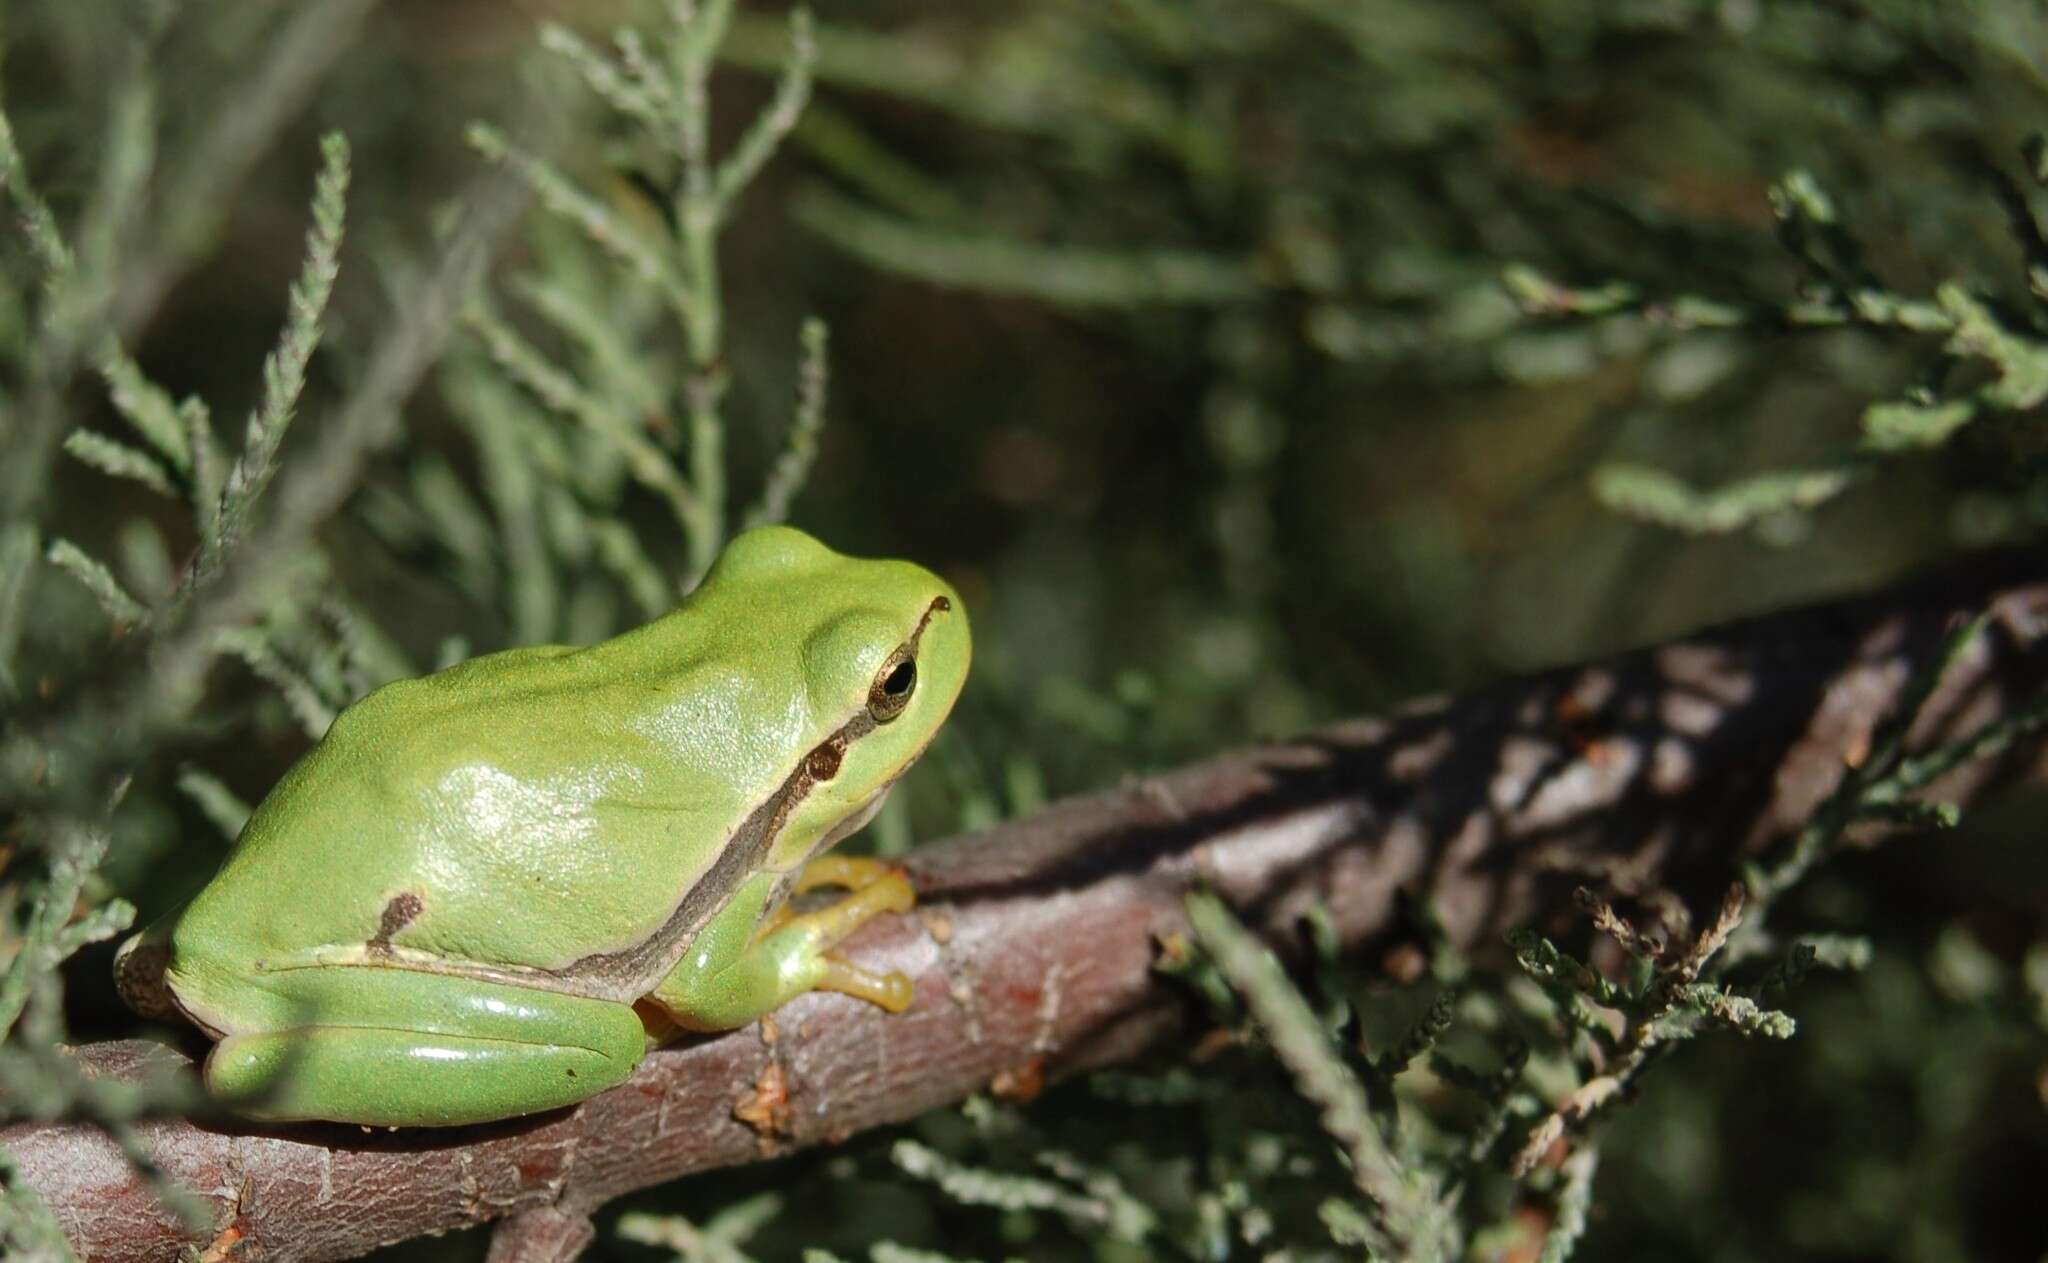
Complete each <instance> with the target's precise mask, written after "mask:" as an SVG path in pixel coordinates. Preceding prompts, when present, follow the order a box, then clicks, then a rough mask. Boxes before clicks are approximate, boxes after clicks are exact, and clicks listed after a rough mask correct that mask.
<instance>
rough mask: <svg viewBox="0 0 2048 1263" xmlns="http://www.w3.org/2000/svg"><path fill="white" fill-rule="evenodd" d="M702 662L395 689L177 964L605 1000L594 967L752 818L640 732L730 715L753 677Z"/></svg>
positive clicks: (538, 657)
mask: <svg viewBox="0 0 2048 1263" xmlns="http://www.w3.org/2000/svg"><path fill="white" fill-rule="evenodd" d="M691 671H692V668H691V666H690V664H689V663H687V662H685V663H681V664H677V665H675V666H673V667H671V668H669V669H666V670H664V671H662V672H660V673H659V674H654V673H640V674H635V673H631V672H627V673H621V672H619V671H618V669H617V665H616V663H615V662H614V663H606V662H604V661H601V660H600V659H599V657H598V656H597V655H593V654H592V653H591V651H588V650H570V649H565V648H562V647H559V646H543V647H537V648H530V649H518V650H512V651H508V652H505V653H499V654H491V655H488V656H485V657H482V658H476V659H472V660H471V661H469V662H466V663H463V664H461V665H459V666H457V667H454V668H450V669H449V670H446V671H442V672H438V673H436V674H434V675H430V676H425V677H422V678H419V679H412V680H401V681H397V682H395V683H392V684H388V685H385V686H384V687H383V688H380V689H378V690H376V691H375V692H373V693H371V694H369V695H368V696H366V697H364V698H363V699H362V700H361V701H359V702H357V703H356V704H355V705H354V706H351V707H350V708H349V709H348V710H346V711H344V712H343V713H342V715H341V716H340V717H339V718H337V719H336V721H335V723H334V725H333V726H332V728H330V730H329V731H328V733H327V735H326V736H325V737H324V738H323V739H322V740H321V741H320V742H319V743H318V744H317V745H316V746H315V747H314V748H313V749H312V750H311V751H309V752H308V753H307V755H306V756H305V757H304V758H303V759H302V760H300V762H299V763H298V764H297V765H296V766H294V767H293V768H292V769H291V771H290V772H288V773H287V774H286V776H285V777H284V778H283V779H282V780H281V781H279V783H278V785H277V786H276V788H275V789H273V790H272V792H271V793H270V795H269V796H268V797H267V798H265V799H264V801H263V803H262V805H261V806H260V807H259V808H258V809H257V811H256V813H255V814H254V815H253V816H252V817H251V818H250V820H249V823H248V825H247V827H246V828H245V829H244V831H243V834H242V837H241V839H240V840H239V841H238V843H237V845H236V849H235V852H234V854H233V855H232V856H230V858H229V860H228V862H227V864H226V865H225V866H224V867H223V868H222V870H221V872H220V874H219V875H218V876H217V877H216V878H215V879H214V881H213V882H212V883H211V884H210V885H209V886H208V887H207V888H206V889H205V890H203V891H202V892H201V893H200V895H199V896H198V897H197V898H195V899H194V900H193V902H192V904H191V905H190V906H189V908H188V909H187V910H186V911H185V913H184V914H183V915H182V916H181V917H180V919H179V924H178V927H177V930H176V932H175V935H176V940H175V941H176V942H177V944H178V950H177V952H176V956H177V957H180V958H188V959H189V958H190V957H193V956H195V955H205V956H210V957H212V958H213V960H214V962H215V963H216V964H217V965H227V966H229V967H233V968H248V967H251V966H254V967H258V968H277V967H283V966H289V965H293V964H313V963H334V962H336V961H340V960H346V959H348V958H349V957H350V956H351V955H360V956H361V957H363V958H364V959H365V960H369V961H373V962H375V961H381V962H384V963H393V964H406V965H411V966H413V967H427V968H441V967H445V968H450V969H454V970H472V969H474V970H484V971H491V972H502V973H507V974H514V975H518V974H534V975H537V976H539V978H540V980H541V981H544V982H547V983H549V984H550V985H561V986H563V987H565V988H567V989H576V990H589V989H591V988H590V987H586V986H583V985H581V982H580V980H579V979H578V978H577V977H576V965H577V963H578V962H579V961H584V960H587V959H590V958H594V957H602V956H605V955H607V954H611V953H618V952H621V951H625V950H626V949H629V948H631V947H633V946H635V945H636V944H638V943H640V942H641V941H643V940H645V939H646V938H647V937H648V936H649V935H651V934H653V933H654V932H655V931H656V930H658V929H659V928H661V926H662V925H663V924H664V923H665V922H666V921H667V919H668V918H669V917H670V915H671V914H672V913H673V912H674V911H675V909H676V907H677V904H678V901H679V900H680V898H681V896H682V894H683V893H684V892H685V891H687V890H688V889H689V888H690V886H691V885H692V884H694V882H695V881H696V880H697V878H699V877H700V876H702V874H703V871H704V870H705V869H707V868H708V867H709V865H710V863H711V861H712V860H713V859H714V858H715V857H716V854H717V852H718V843H719V842H720V841H721V840H722V839H720V838H717V837H708V836H705V835H706V832H707V831H709V830H717V829H719V828H722V827H723V826H724V822H729V821H730V820H732V819H733V818H734V815H733V812H734V808H733V805H732V800H733V796H734V794H735V792H736V791H735V790H734V789H733V788H731V785H730V781H729V778H726V777H721V776H718V775H714V774H710V773H708V772H707V771H706V770H704V769H700V768H692V767H689V766H686V765H683V764H680V763H678V762H677V760H676V759H675V757H674V756H673V755H672V754H669V753H666V752H665V751H664V749H663V747H662V745H661V744H660V743H659V742H658V740H656V739H655V738H656V736H658V734H655V733H652V732H648V731H640V730H636V729H644V728H645V727H646V725H636V724H635V723H634V722H632V717H633V716H636V715H644V714H647V713H648V712H649V707H650V706H651V705H655V704H656V702H657V701H660V700H666V701H667V702H669V704H670V705H671V706H673V705H674V703H675V699H677V698H681V699H684V700H685V703H687V702H688V700H689V699H697V702H698V704H700V705H709V706H712V707H714V708H718V709H728V708H730V707H732V706H734V705H736V704H737V703H733V702H731V701H729V700H728V701H726V702H724V703H721V700H720V699H721V697H722V695H723V694H725V693H728V692H730V691H731V690H733V689H740V688H744V687H745V685H746V681H745V680H743V679H738V678H734V679H724V678H720V677H719V676H718V674H717V673H716V672H715V670H709V669H706V670H700V671H698V673H697V677H698V678H692V676H691ZM608 693H609V694H612V695H609V696H608V695H607V694H608ZM188 947H190V948H196V949H197V950H196V951H193V950H188ZM235 958H239V959H235ZM176 968H178V966H176V965H174V969H176ZM203 968H204V967H202V969H203ZM188 972H189V969H188ZM603 981H604V982H609V983H613V984H617V989H621V990H630V986H629V985H628V984H627V982H626V981H625V980H621V979H616V978H614V979H608V980H603ZM600 989H602V988H601V987H600Z"/></svg>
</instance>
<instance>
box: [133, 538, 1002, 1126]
mask: <svg viewBox="0 0 2048 1263" xmlns="http://www.w3.org/2000/svg"><path fill="white" fill-rule="evenodd" d="M968 657H969V640H968V632H967V617H966V613H965V611H964V610H963V609H962V608H961V604H960V598H959V596H958V595H957V594H956V593H955V592H954V591H953V590H952V589H951V588H950V587H948V586H947V585H946V584H945V583H944V582H943V581H941V580H940V579H939V578H938V577H937V576H935V575H933V574H932V573H930V572H929V571H927V570H925V569H923V568H921V567H919V566H915V565H912V564H910V563H908V562H903V561H882V560H863V559H856V558H851V557H846V556H842V555H840V554H838V553H836V552H833V551H831V550H830V549H828V548H826V547H825V546H824V545H822V544H820V543H818V542H817V541H816V540H813V539H812V538H811V537H809V536H808V535H805V534H803V533H802V532H800V531H796V530H793V529H791V528H788V527H780V526H770V527H762V528H760V529H757V530H752V531H748V532H746V533H745V534H742V535H740V536H738V537H736V538H735V539H734V540H733V541H732V543H731V544H730V545H729V546H728V547H727V548H726V550H725V551H724V553H723V554H721V555H720V557H719V559H718V561H717V563H716V564H715V565H714V566H713V567H712V569H711V572H710V573H709V574H708V575H707V576H706V577H705V579H704V582H703V583H702V584H701V585H700V586H699V587H698V588H697V590H696V591H695V592H693V593H692V594H691V595H690V596H689V597H688V598H687V599H686V600H684V601H683V602H682V603H681V604H680V605H679V606H678V607H677V608H676V609H675V610H674V611H673V612H671V613H669V614H667V615H665V616H664V617H662V618H660V619H657V620H656V621H654V622H652V623H649V624H648V625H646V626H644V627H641V628H639V629H637V630H634V631H631V632H627V633H626V634H624V635H621V636H619V637H617V638H615V639H612V640H608V641H605V642H603V643H602V644H597V645H592V646H590V647H588V648H581V649H577V648H568V647H564V646H557V645H549V646H540V647H534V648H525V649H513V650H509V651H507V652H503V653H494V654H489V655H487V656H484V657H480V658H475V659H472V660H470V661H468V662H464V663H461V664H460V665H457V666H454V667H450V668H448V669H447V670H444V671H439V672H436V673H435V674H432V675H428V676H424V677H422V678H419V679H412V680H401V681H398V682H396V683H393V684H388V685H385V686H384V687H382V688H379V689H377V690H376V691H374V692H372V693H370V694H369V695H367V696H366V697H364V698H363V699H362V700H360V701H358V702H357V703H355V704H354V705H353V706H350V707H349V708H348V709H347V710H345V711H343V712H342V714H341V715H340V716H339V717H338V718H337V719H336V720H335V721H334V724H333V726H332V727H331V728H330V729H329V730H328V732H327V734H326V736H324V737H323V738H322V739H321V740H320V742H319V743H318V744H317V745H315V746H314V747H313V748H312V750H311V751H309V752H308V753H307V754H306V756H305V757H304V758H303V759H301V760H300V761H299V762H298V763H297V764H296V765H295V766H293V768H292V769H291V770H290V771H289V772H287V773H286V774H285V776H284V778H283V779H282V780H280V781H279V782H278V783H277V785H276V787H275V788H274V789H272V791H271V792H270V794H269V796H268V797H266V798H265V799H264V800H263V802H262V804H261V805H260V806H258V807H257V809H256V811H255V812H254V814H253V815H251V816H250V818H249V822H248V825H247V826H246V827H245V828H244V829H243V831H242V834H241V837H240V838H239V840H238V841H237V842H236V845H235V849H234V851H233V853H232V854H231V855H230V856H229V857H228V860H227V862H226V863H225V865H223V867H222V868H221V870H220V872H219V874H218V875H216V876H215V877H214V878H213V880H212V881H211V882H210V883H209V884H208V885H207V886H206V887H204V888H203V889H202V890H201V891H200V892H199V894H198V895H196V896H195V897H194V898H193V899H192V900H191V902H190V903H188V904H186V905H185V906H184V907H183V908H181V909H180V910H178V911H177V912H175V913H173V914H171V915H170V916H168V917H166V918H165V919H164V920H162V921H160V922H158V923H157V924H155V925H153V926H151V927H150V928H149V929H148V930H146V931H144V932H143V933H141V934H139V935H136V936H135V937H133V938H131V939H130V940H129V941H128V942H127V943H126V944H124V945H123V947H122V949H121V952H120V954H119V956H118V958H117V960H116V964H115V972H116V977H117V980H118V981H119V983H120V985H121V989H122V993H123V995H124V996H126V997H127V998H128V1001H129V1003H130V1004H131V1005H133V1006H134V1007H136V1008H137V1009H138V1010H139V1011H141V1012H142V1013H143V1014H144V1015H145V1016H168V1015H170V1014H172V1013H181V1014H183V1015H184V1016H186V1017H187V1018H189V1019H190V1020H191V1021H193V1022H194V1023H196V1024H197V1025H198V1026H200V1027H201V1028H203V1029H204V1030H205V1031H207V1032H208V1033H209V1034H211V1035H213V1036H214V1037H215V1038H216V1039H217V1040H218V1041H219V1042H218V1043H217V1044H216V1045H215V1046H214V1048H213V1050H212V1052H211V1054H210V1055H209V1056H208V1058H207V1060H206V1067H205V1077H206V1083H207V1085H208V1087H209V1089H210V1090H211V1091H212V1092H213V1093H214V1094H215V1095H216V1096H218V1097H219V1098H221V1099H222V1100H224V1101H226V1102H228V1103H229V1104H230V1105H231V1106H232V1107H234V1108H237V1109H239V1110H240V1111H241V1112H243V1113H245V1114H248V1115H250V1116H252V1117H257V1118H262V1119H279V1120H282V1119H332V1120H336V1121H340V1122H354V1123H364V1124H374V1125H395V1126H404V1125H445V1124H457V1123H472V1122H482V1121H486V1120H490V1119H497V1118H505V1117H509V1116H512V1115H516V1114H526V1113H531V1112H534V1111H538V1110H546V1109H551V1108H554V1107H557V1106H562V1105H568V1104H571V1103H573V1102H576V1101H580V1100H582V1099H584V1098H585V1097H588V1096H591V1095H592V1094H594V1093H597V1092H601V1091H603V1090H604V1089H606V1088H609V1087H612V1086H613V1085H615V1084H617V1083H619V1082H621V1081H622V1080H624V1079H625V1078H626V1076H627V1075H628V1074H630V1073H631V1072H632V1070H633V1068H634V1067H635V1066H637V1065H638V1064H639V1063H640V1060H641V1058H642V1056H643V1055H644V1054H645V1052H646V1050H647V1049H648V1048H650V1047H652V1046H653V1045H654V1044H656V1043H658V1042H660V1040H662V1039H664V1038H667V1037H670V1036H673V1035H674V1034H676V1033H678V1032H679V1031H691V1030H723V1029H728V1028H731V1027H736V1026H742V1025H745V1024H746V1023H748V1022H750V1021H752V1020H754V1019H755V1018H757V1017H759V1016H761V1015H762V1014H764V1013H767V1012H768V1011H769V1010H771V1009H773V1008H775V1007H776V1006H777V1005H780V1004H782V1003H783V1002H784V1001H786V1000H789V999H791V998H792V997H794V996H797V995H799V994H801V993H803V992H806V991H811V990H819V989H822V990H829V991H838V992H843V993H845V994H847V995H851V996H857V997H860V998H862V999H865V1000H868V1001H872V1002H873V1003H875V1004H878V1005H880V1006H882V1007H883V1008H886V1009H889V1010H891V1011H901V1010H902V1009H904V1008H906V1007H908V1006H909V1003H910V999H911V995H910V990H911V988H910V982H909V979H907V978H906V977H904V976H903V975H902V974H901V973H890V974H878V973H875V972H873V971H870V970H866V969H863V968H861V967H860V966H859V965H857V964H854V963H853V962H851V961H849V960H846V959H843V958H842V957H840V956H838V955H836V954H834V952H833V948H834V946H835V944H837V943H838V942H839V941H840V940H841V939H843V938H845V937H846V936H847V935H848V934H850V933H852V932H853V931H854V930H855V929H856V928H858V927H859V926H860V925H861V924H863V923H864V922H866V921H867V920H869V919H870V918H872V917H874V916H877V915H879V914H881V913H884V912H901V911H904V910H906V909H908V908H909V906H910V904H911V898H912V895H911V888H910V884H909V881H908V879H907V878H906V877H905V876H904V874H903V873H902V871H901V870H899V869H896V868H893V867H891V866H888V865H885V864H881V863H879V862H876V861H872V860H851V859H844V858H839V857H833V856H827V855H825V854H824V852H825V851H826V849H827V848H829V847H831V846H832V845H833V844H834V843H836V842H838V841H839V840H840V839H842V838H844V837H846V836H847V835H848V834H850V833H852V832H854V831H855V830H856V829H859V828H860V827H861V826H862V825H864V824H866V823H867V821H868V820H869V819H870V818H871V817H872V816H873V815H874V814H875V812H876V811H877V810H878V809H879V808H880V807H881V805H882V800H883V797H884V796H885V795H886V794H887V793H888V792H889V788H890V786H891V785H893V784H894V783H895V781H896V778H897V777H899V776H901V775H903V773H904V771H905V769H907V768H908V767H909V766H910V765H911V763H912V762H913V761H914V760H915V759H916V758H917V757H918V755H919V754H921V753H922V752H923V751H924V749H925V747H926V745H928V744H929V743H930V742H931V740H932V737H933V734H935V733H936V732H937V731H938V728H939V725H940V724H941V723H942V722H943V721H944V720H945V718H946V715H947V712H948V711H950V710H951V709H952V706H953V702H954V700H955V698H957V697H958V696H959V693H960V688H961V685H962V684H963V683H964V681H965V679H966V676H967V664H968ZM820 886H827V887H834V888H843V889H844V890H846V891H847V892H848V893H847V894H845V895H844V896H843V897H842V898H840V899H839V900H838V901H837V902H834V903H830V904H827V905H826V906H823V907H819V908H815V909H813V910H810V911H804V912H801V913H792V912H791V911H790V910H789V908H788V906H787V904H786V902H785V901H786V900H788V898H789V897H790V896H791V895H793V894H801V893H802V892H805V891H807V890H810V889H813V888H815V887H820ZM808 902H809V901H807V903H808Z"/></svg>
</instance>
